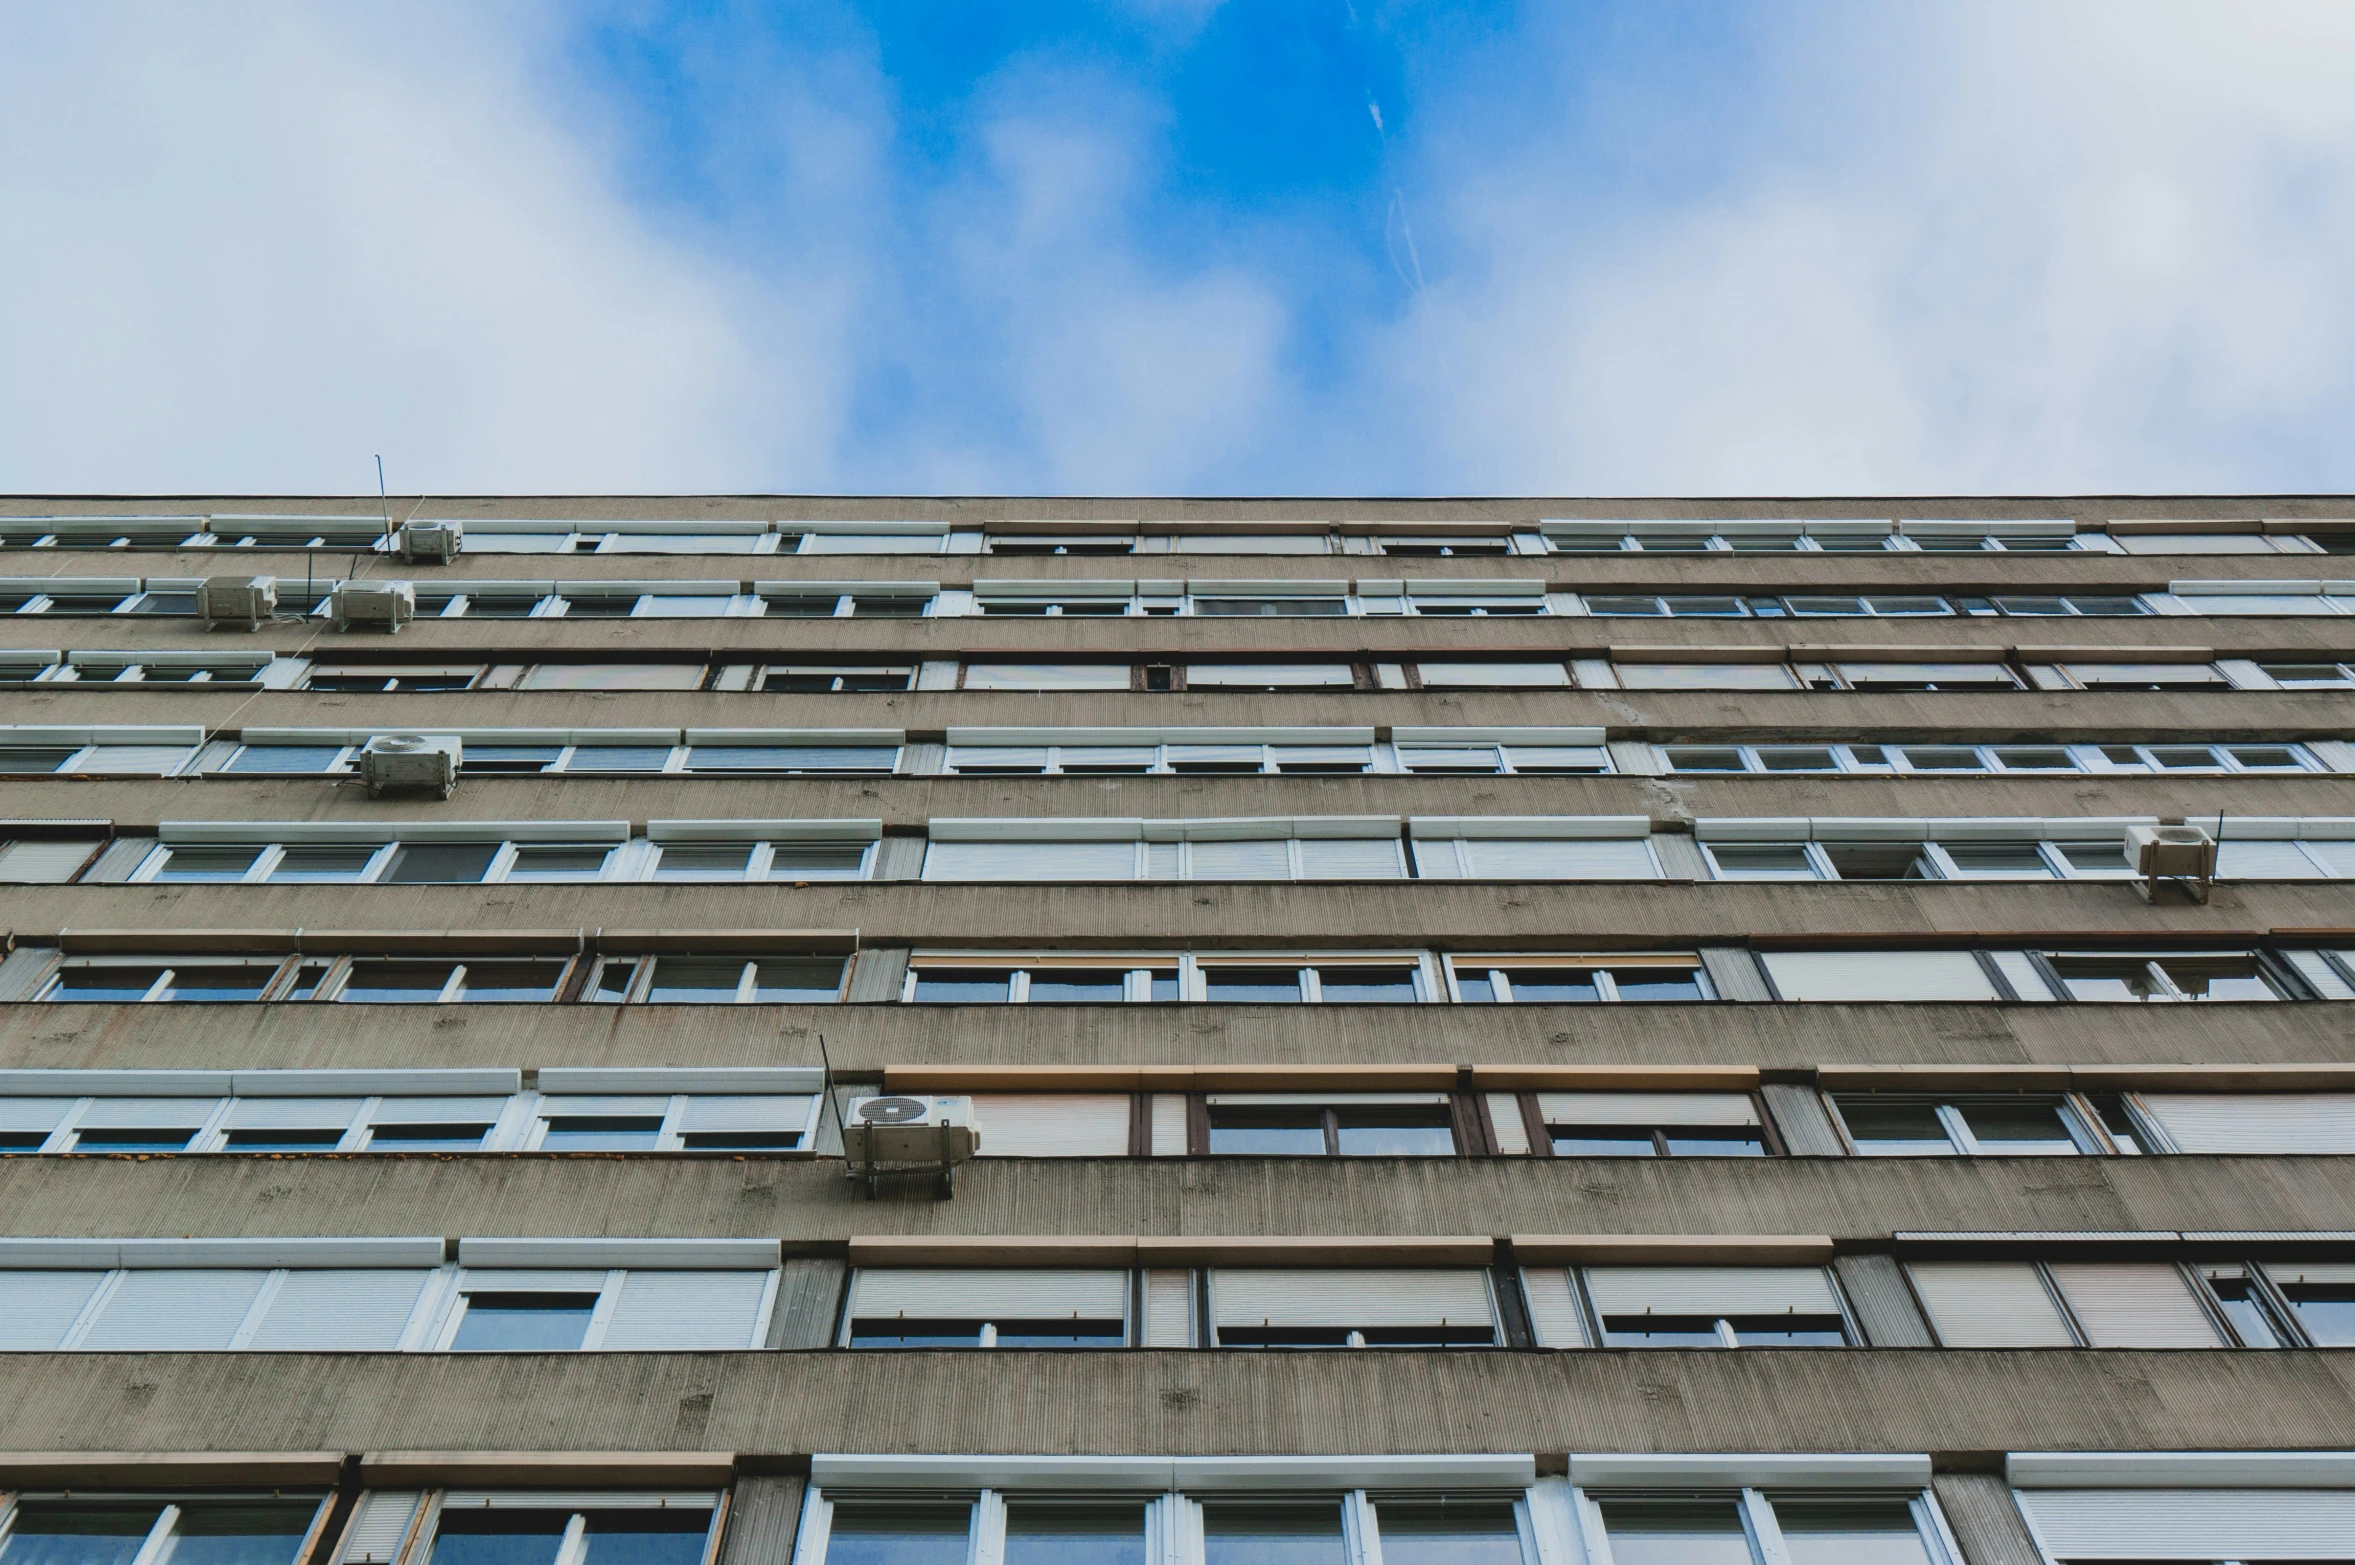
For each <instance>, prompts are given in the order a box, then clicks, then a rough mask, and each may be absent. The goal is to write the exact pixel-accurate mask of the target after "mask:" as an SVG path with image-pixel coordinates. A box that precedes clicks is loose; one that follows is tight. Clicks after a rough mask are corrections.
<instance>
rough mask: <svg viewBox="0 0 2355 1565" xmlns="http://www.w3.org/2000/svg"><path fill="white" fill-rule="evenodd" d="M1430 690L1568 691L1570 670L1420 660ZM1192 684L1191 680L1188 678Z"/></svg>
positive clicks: (1552, 665) (1545, 665) (1554, 665)
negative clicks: (1500, 687) (1494, 687)
mask: <svg viewBox="0 0 2355 1565" xmlns="http://www.w3.org/2000/svg"><path fill="white" fill-rule="evenodd" d="M1416 670H1417V672H1419V673H1420V674H1421V675H1422V676H1423V684H1424V686H1425V688H1427V689H1434V690H1437V689H1445V688H1450V687H1458V686H1473V687H1479V686H1484V685H1510V686H1513V687H1516V688H1525V689H1541V690H1567V689H1569V688H1570V670H1569V669H1567V668H1565V667H1564V666H1563V665H1561V664H1559V663H1429V662H1426V663H1419V664H1417V665H1416ZM1188 682H1189V683H1191V681H1190V680H1189V681H1188Z"/></svg>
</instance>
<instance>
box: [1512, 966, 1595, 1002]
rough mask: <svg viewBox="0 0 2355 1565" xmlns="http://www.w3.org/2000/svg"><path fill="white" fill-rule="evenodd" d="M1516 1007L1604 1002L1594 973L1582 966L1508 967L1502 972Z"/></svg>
mask: <svg viewBox="0 0 2355 1565" xmlns="http://www.w3.org/2000/svg"><path fill="white" fill-rule="evenodd" d="M1499 971H1501V973H1502V976H1503V978H1504V980H1505V982H1506V983H1507V984H1509V985H1511V986H1512V993H1513V1003H1514V1004H1516V1005H1585V1004H1589V1003H1592V1002H1594V1001H1598V1000H1600V999H1601V998H1602V997H1603V996H1602V989H1601V987H1600V986H1599V985H1598V984H1597V983H1596V981H1595V975H1594V973H1593V971H1591V970H1590V969H1587V968H1581V967H1508V968H1503V969H1501V970H1499Z"/></svg>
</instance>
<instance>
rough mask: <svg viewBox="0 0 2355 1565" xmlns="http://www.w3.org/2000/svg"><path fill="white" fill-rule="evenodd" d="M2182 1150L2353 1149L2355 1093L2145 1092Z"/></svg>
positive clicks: (2145, 1100)
mask: <svg viewBox="0 0 2355 1565" xmlns="http://www.w3.org/2000/svg"><path fill="white" fill-rule="evenodd" d="M2141 1097H2142V1105H2143V1107H2144V1108H2146V1109H2148V1110H2150V1113H2151V1117H2152V1118H2154V1119H2156V1120H2157V1121H2158V1122H2159V1124H2160V1126H2161V1127H2162V1128H2163V1129H2164V1130H2165V1131H2166V1132H2167V1136H2168V1139H2169V1140H2171V1141H2173V1142H2174V1143H2175V1145H2176V1147H2177V1148H2178V1149H2179V1150H2181V1151H2185V1152H2275V1153H2280V1152H2321V1153H2333V1152H2355V1092H2266V1093H2255V1092H2251V1093H2207V1092H2203V1093H2175V1092H2146V1093H2143V1094H2142V1095H2141Z"/></svg>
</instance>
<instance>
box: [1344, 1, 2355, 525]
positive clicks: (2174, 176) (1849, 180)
mask: <svg viewBox="0 0 2355 1565" xmlns="http://www.w3.org/2000/svg"><path fill="white" fill-rule="evenodd" d="M1785 14H1786V15H1797V14H1806V13H1785ZM1889 14H1890V13H1887V12H1866V11H1858V10H1855V9H1852V8H1845V7H1842V8H1836V9H1832V10H1827V11H1826V12H1822V13H1815V21H1816V25H1804V24H1802V25H1792V26H1787V27H1784V26H1778V27H1777V29H1776V30H1775V32H1774V33H1773V34H1772V35H1770V36H1769V38H1768V42H1767V46H1766V49H1765V62H1766V69H1767V70H1768V72H1769V73H1770V76H1773V77H1775V78H1776V79H1777V80H1778V82H1779V87H1780V96H1779V98H1778V99H1777V101H1775V102H1774V103H1773V105H1772V108H1771V112H1770V113H1769V115H1768V116H1767V118H1766V120H1765V122H1764V124H1763V125H1762V126H1761V127H1752V128H1746V129H1745V131H1744V134H1755V135H1757V136H1758V137H1759V138H1760V139H1759V142H1758V144H1757V145H1756V146H1755V147H1754V148H1752V149H1751V150H1750V151H1748V152H1747V153H1729V155H1728V158H1727V161H1728V163H1729V164H1730V166H1731V168H1732V171H1733V172H1732V174H1731V177H1729V178H1727V179H1725V180H1724V181H1722V182H1721V183H1718V184H1716V185H1714V186H1712V187H1710V188H1709V189H1707V190H1706V191H1704V192H1703V193H1701V194H1699V195H1696V196H1692V197H1690V198H1687V199H1683V200H1681V201H1677V202H1673V203H1661V204H1653V203H1643V202H1640V200H1639V201H1635V202H1630V201H1628V200H1627V199H1626V198H1622V199H1621V202H1620V204H1618V205H1616V206H1614V205H1612V204H1609V203H1605V204H1602V205H1600V206H1598V205H1596V204H1595V203H1593V202H1591V201H1588V200H1586V199H1584V198H1583V197H1582V196H1580V195H1579V194H1578V192H1579V191H1580V189H1581V187H1580V185H1579V182H1578V180H1577V178H1576V177H1575V172H1576V171H1575V170H1574V169H1572V168H1570V167H1569V166H1568V162H1569V159H1570V158H1571V157H1572V156H1573V155H1575V156H1578V157H1585V156H1591V155H1592V151H1591V149H1592V143H1591V142H1590V143H1588V144H1586V146H1585V147H1582V148H1580V149H1579V150H1578V151H1577V152H1576V153H1575V154H1573V153H1572V152H1571V151H1570V150H1568V149H1569V147H1570V143H1571V138H1570V133H1569V129H1568V126H1567V123H1565V125H1564V126H1563V127H1562V129H1561V133H1560V136H1559V138H1558V139H1554V140H1553V141H1552V142H1551V144H1550V145H1548V146H1543V147H1541V148H1540V149H1539V150H1538V151H1536V152H1535V153H1533V154H1532V155H1530V156H1529V157H1527V158H1524V159H1514V160H1511V161H1509V162H1508V163H1507V164H1506V165H1504V166H1503V167H1501V168H1500V167H1495V166H1493V165H1492V166H1490V167H1488V168H1486V169H1481V168H1478V167H1474V166H1469V165H1466V166H1458V167H1454V168H1449V169H1442V170H1437V171H1435V172H1436V173H1437V174H1438V175H1439V176H1440V177H1441V178H1442V179H1443V180H1444V179H1445V178H1447V177H1448V176H1456V177H1458V178H1460V189H1461V190H1462V192H1463V193H1462V194H1461V195H1460V197H1459V198H1458V199H1457V200H1456V202H1455V204H1454V205H1453V206H1452V207H1451V208H1449V209H1447V210H1446V211H1445V213H1444V216H1443V221H1445V222H1447V223H1450V224H1452V225H1454V226H1455V227H1456V230H1457V232H1456V234H1455V236H1454V238H1455V241H1456V243H1457V244H1459V245H1462V246H1465V247H1468V248H1469V249H1471V250H1472V251H1473V252H1474V254H1475V255H1476V256H1477V258H1478V262H1477V265H1476V266H1474V267H1472V268H1469V269H1467V270H1465V271H1463V272H1460V273H1458V274H1457V275H1456V276H1455V277H1453V278H1451V279H1449V280H1444V281H1441V282H1439V283H1437V284H1435V286H1434V287H1433V289H1432V291H1431V294H1430V295H1429V298H1428V300H1427V302H1426V303H1425V304H1424V305H1423V306H1422V307H1421V309H1419V310H1418V311H1417V312H1416V318H1415V319H1414V320H1413V321H1411V322H1410V325H1409V328H1408V329H1406V330H1404V331H1402V332H1400V333H1399V334H1397V335H1396V337H1395V338H1394V339H1393V340H1392V341H1390V342H1389V343H1387V344H1386V345H1385V346H1384V348H1383V351H1382V360H1381V361H1382V362H1383V363H1384V364H1385V365H1386V367H1387V369H1388V372H1389V375H1390V376H1391V377H1393V378H1396V379H1401V380H1407V381H1411V382H1413V383H1414V384H1416V385H1418V386H1420V387H1423V388H1427V392H1428V398H1429V401H1428V404H1427V405H1428V406H1430V407H1431V408H1432V409H1433V410H1434V414H1435V418H1436V421H1437V426H1438V428H1437V431H1436V434H1437V439H1436V440H1435V441H1434V442H1433V445H1432V446H1431V447H1430V448H1427V450H1426V458H1427V463H1428V467H1429V468H1430V469H1431V470H1432V472H1433V473H1434V475H1435V476H1436V475H1440V474H1444V473H1446V472H1447V471H1448V470H1449V469H1450V468H1452V469H1453V471H1454V473H1455V474H1457V475H1460V476H1461V478H1462V479H1463V480H1464V481H1467V482H1469V483H1470V484H1471V485H1473V486H1475V487H1479V488H1483V489H1489V490H1514V489H1524V490H1537V491H1547V492H1557V491H1571V492H1668V493H1674V492H1732V493H1774V492H1785V493H1822V492H1843V491H1844V492H1868V493H1869V492H1881V493H1889V492H1900V493H1902V492H1938V491H1942V490H1964V491H1970V490H2013V491H2034V490H2095V491H2098V490H2104V489H2163V488H2170V487H2181V488H2216V489H2228V488H2236V487H2248V488H2268V487H2282V488H2296V487H2306V488H2325V487H2333V486H2338V487H2355V454H2350V448H2349V446H2348V444H2347V443H2346V442H2345V440H2344V439H2343V436H2342V434H2341V432H2342V431H2343V430H2344V429H2345V428H2346V427H2347V426H2348V424H2349V422H2350V418H2351V416H2355V351H2351V350H2355V294H2351V293H2350V292H2349V291H2348V289H2347V288H2346V286H2345V281H2344V279H2345V276H2346V272H2347V267H2348V264H2349V260H2350V257H2355V94H2350V93H2348V92H2347V91H2346V88H2345V84H2346V82H2347V81H2348V80H2349V79H2355V9H2350V8H2348V7H2346V6H2344V5H2343V4H2336V3H2319V4H2291V3H2286V0H2284V3H2275V4H2258V5H2248V6H2235V7H2217V6H2212V5H2207V4H2200V3H2191V0H2185V3H2168V4H2162V3H2155V0H2142V3H2132V4H2119V3H2113V4H2090V3H2085V4H2076V5H2071V6H2051V5H2044V4H2037V5H2023V4H1992V3H1991V4H1985V5H1980V6H1976V7H1968V8H1946V9H1940V10H1936V11H1923V12H1920V13H1913V14H1912V16H1911V19H1910V21H1909V22H1908V23H1906V24H1903V25H1886V26H1884V25H1876V24H1873V23H1872V22H1871V19H1872V18H1874V17H1876V16H1878V17H1882V18H1884V19H1885V18H1886V17H1887V16H1888V15H1889ZM1827 15H1830V16H1836V17H1837V19H1838V21H1839V23H1840V24H1841V25H1840V26H1838V27H1832V26H1826V25H1822V23H1823V19H1824V17H1825V16H1827ZM1860 22H1862V23H1864V24H1865V25H1861V26H1860ZM1689 107H1690V111H1691V112H1696V113H1698V112H1708V110H1707V109H1706V108H1705V107H1704V106H1701V105H1698V104H1696V105H1692V106H1689ZM1827 145H1828V146H1829V147H1830V149H1831V150H1829V151H1825V150H1824V149H1825V148H1826V147H1827Z"/></svg>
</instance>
